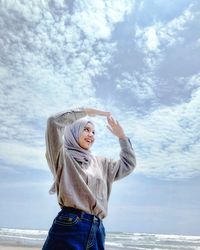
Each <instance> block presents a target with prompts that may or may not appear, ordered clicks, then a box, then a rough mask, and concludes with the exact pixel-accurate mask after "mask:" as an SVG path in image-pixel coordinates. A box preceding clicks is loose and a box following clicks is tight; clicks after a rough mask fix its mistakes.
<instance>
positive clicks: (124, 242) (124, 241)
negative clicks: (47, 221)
mask: <svg viewBox="0 0 200 250" xmlns="http://www.w3.org/2000/svg"><path fill="white" fill-rule="evenodd" d="M46 236H47V231H46V230H28V229H26V230H25V229H10V228H0V244H1V245H13V246H29V247H38V248H40V247H41V246H42V245H43V243H44V240H45V239H46ZM105 245H106V250H149V249H153V250H161V249H162V250H163V249H164V250H200V236H189V235H166V234H147V233H123V232H121V233H120V232H116V233H115V232H113V233H112V232H108V233H107V234H106V244H105Z"/></svg>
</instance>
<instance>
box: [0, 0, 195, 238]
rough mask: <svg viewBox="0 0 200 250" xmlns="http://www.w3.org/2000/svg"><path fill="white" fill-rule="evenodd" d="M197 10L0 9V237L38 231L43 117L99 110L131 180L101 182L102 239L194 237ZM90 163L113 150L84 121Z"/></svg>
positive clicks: (44, 214)
mask: <svg viewBox="0 0 200 250" xmlns="http://www.w3.org/2000/svg"><path fill="white" fill-rule="evenodd" d="M199 27H200V2H199V1H197V0H190V1H189V0H174V1H165V0H152V1H148V0H138V1H134V0H132V1H130V0H109V1H108V0H92V1H89V0H81V1H78V0H68V1H67V0H49V1H47V0H46V1H45V0H34V1H33V0H29V1H24V0H2V1H0V107H1V108H0V139H1V140H0V197H1V198H0V211H1V212H0V227H9V228H31V229H48V228H49V227H50V225H51V223H52V220H53V218H54V217H55V216H56V214H57V212H58V211H59V206H58V205H57V200H56V196H55V195H49V193H48V190H49V188H50V186H51V184H52V181H53V177H52V175H51V173H50V171H49V168H48V165H47V162H46V159H45V140H44V134H45V128H46V121H47V119H48V117H49V116H50V115H52V114H55V113H58V112H60V111H65V110H70V109H73V108H76V107H91V108H97V109H102V110H105V111H110V112H111V113H112V115H113V116H114V117H115V118H116V119H117V120H118V121H119V122H120V124H121V125H122V126H123V128H124V130H125V132H126V135H127V136H128V137H129V138H130V140H131V142H132V145H133V147H134V150H135V154H136V158H137V167H136V169H135V170H134V172H133V173H132V174H131V175H129V176H128V177H126V178H124V179H123V180H120V181H117V182H116V183H114V184H113V190H112V194H111V198H110V200H109V210H108V216H107V218H106V219H105V220H104V224H105V227H106V230H107V231H115V232H116V231H123V232H145V233H165V234H188V235H199V234H200V227H199V225H200V209H199V208H200V197H199V192H200V68H199V65H200V29H199ZM93 119H94V123H95V124H96V137H97V138H96V142H95V145H94V148H93V153H94V154H97V155H102V156H105V157H112V158H114V159H118V157H119V151H120V147H119V143H118V140H117V138H116V137H114V136H113V135H112V134H111V133H110V132H109V131H108V129H107V128H106V121H105V118H103V117H101V118H100V117H94V118H93Z"/></svg>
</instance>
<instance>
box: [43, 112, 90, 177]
mask: <svg viewBox="0 0 200 250" xmlns="http://www.w3.org/2000/svg"><path fill="white" fill-rule="evenodd" d="M84 116H86V113H85V111H84V110H83V109H82V108H80V109H73V110H70V111H66V112H61V113H58V114H55V115H53V116H50V117H49V118H48V120H47V128H46V134H45V139H46V159H47V162H48V165H49V167H50V170H51V172H52V174H53V176H54V177H55V176H56V173H57V170H58V164H57V162H58V158H59V152H60V148H61V147H62V145H63V132H64V128H65V126H66V125H67V124H71V123H73V122H74V121H75V120H78V119H80V118H82V117H84Z"/></svg>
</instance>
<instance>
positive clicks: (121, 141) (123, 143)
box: [119, 137, 132, 149]
mask: <svg viewBox="0 0 200 250" xmlns="http://www.w3.org/2000/svg"><path fill="white" fill-rule="evenodd" d="M119 144H120V146H121V149H127V148H132V144H131V141H130V139H129V138H128V137H126V138H125V139H119Z"/></svg>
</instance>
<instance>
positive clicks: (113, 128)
mask: <svg viewBox="0 0 200 250" xmlns="http://www.w3.org/2000/svg"><path fill="white" fill-rule="evenodd" d="M107 121H108V125H107V128H108V129H109V130H110V132H111V133H112V134H113V135H115V136H117V137H118V138H119V139H125V138H126V136H125V133H124V130H123V128H122V126H121V125H120V124H119V122H118V121H115V120H114V119H113V117H112V116H107Z"/></svg>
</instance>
